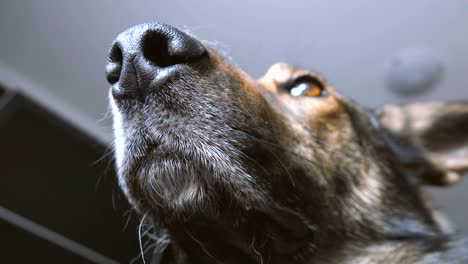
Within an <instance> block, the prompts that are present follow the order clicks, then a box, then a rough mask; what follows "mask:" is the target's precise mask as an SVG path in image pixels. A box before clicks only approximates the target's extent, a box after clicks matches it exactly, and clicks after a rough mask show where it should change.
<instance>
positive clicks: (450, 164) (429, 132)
mask: <svg viewBox="0 0 468 264" xmlns="http://www.w3.org/2000/svg"><path fill="white" fill-rule="evenodd" d="M376 114H377V116H378V118H379V120H380V127H381V128H382V130H383V131H384V137H385V139H386V141H387V142H388V143H389V146H390V147H391V149H392V150H393V152H394V153H395V154H396V156H397V159H398V160H399V161H401V164H402V165H403V166H404V168H406V169H408V170H410V171H411V172H412V173H413V174H415V175H416V176H418V177H417V178H418V179H420V180H422V182H423V183H427V184H432V185H450V184H453V183H456V182H458V181H459V180H460V178H461V176H462V175H463V173H465V172H468V102H452V103H438V102H434V103H418V104H411V105H406V106H397V105H387V106H384V107H382V108H380V109H378V110H377V111H376Z"/></svg>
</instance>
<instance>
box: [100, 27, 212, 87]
mask: <svg viewBox="0 0 468 264" xmlns="http://www.w3.org/2000/svg"><path fill="white" fill-rule="evenodd" d="M205 53H206V49H205V47H204V46H203V44H202V43H201V42H200V41H198V40H197V39H195V38H193V37H191V36H189V35H187V34H186V33H184V32H182V31H180V30H178V29H176V28H174V27H171V26H168V25H165V24H161V23H147V24H142V25H138V26H135V27H132V28H130V29H128V30H126V31H124V32H123V33H121V34H120V35H119V36H118V37H117V39H116V40H115V41H114V43H113V45H112V47H111V50H110V52H109V57H108V63H107V66H106V72H107V80H108V82H109V83H110V84H112V85H113V86H117V87H113V95H114V96H117V94H118V95H120V96H121V95H133V94H135V95H136V94H142V93H143V92H144V90H145V89H147V88H148V85H149V83H150V82H151V81H153V80H155V79H157V78H158V77H159V76H166V75H167V74H164V73H163V72H164V71H165V70H167V69H168V68H171V66H175V65H179V64H185V63H190V62H194V61H196V60H197V59H199V58H201V57H202V56H203V55H204V54H205ZM116 84H117V85H116Z"/></svg>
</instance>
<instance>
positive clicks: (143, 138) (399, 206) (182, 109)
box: [110, 24, 468, 263]
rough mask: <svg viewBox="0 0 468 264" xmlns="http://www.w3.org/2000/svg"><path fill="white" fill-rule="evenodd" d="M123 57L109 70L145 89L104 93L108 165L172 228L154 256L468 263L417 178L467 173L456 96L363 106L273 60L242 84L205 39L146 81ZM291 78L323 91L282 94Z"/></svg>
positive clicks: (441, 179) (466, 112)
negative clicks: (197, 51) (123, 65)
mask: <svg viewBox="0 0 468 264" xmlns="http://www.w3.org/2000/svg"><path fill="white" fill-rule="evenodd" d="M151 25H153V26H154V25H156V26H160V24H151ZM130 31H131V34H130V33H128V32H127V33H124V34H122V35H120V36H119V38H118V39H117V42H116V43H118V44H119V45H122V44H121V43H120V42H119V41H121V40H122V39H125V38H131V37H134V35H135V34H137V33H135V30H133V31H132V30H130ZM114 46H115V45H114ZM120 49H125V47H120ZM112 52H114V53H115V51H111V58H112V56H113V55H112ZM124 53H125V52H124ZM125 56H126V55H125V54H124V56H123V57H124V59H125ZM133 56H134V57H133V71H125V70H122V75H123V76H121V77H120V78H121V79H122V78H125V77H128V76H125V75H131V74H136V76H133V77H131V78H135V79H136V80H137V81H136V82H137V85H138V87H137V88H138V89H143V90H145V94H144V96H142V97H139V98H138V99H134V98H130V99H129V98H125V99H116V98H114V96H112V94H111V95H110V102H111V106H112V109H113V113H114V130H115V153H116V164H117V170H118V175H119V182H120V185H121V187H122V189H123V190H124V192H125V194H126V195H127V196H128V198H129V200H130V202H131V203H132V204H133V205H134V207H135V208H136V210H137V211H138V212H140V213H141V214H142V215H145V216H146V218H148V219H152V220H153V221H155V222H157V223H159V225H160V226H162V228H164V230H166V231H167V233H168V235H169V237H170V240H171V243H170V246H169V247H168V248H167V249H166V251H165V253H164V257H163V260H162V261H163V262H165V263H449V262H451V263H454V262H460V263H464V262H468V243H466V242H464V241H463V240H457V239H455V238H454V236H453V235H452V234H451V232H450V230H449V228H448V227H447V223H446V221H445V220H444V218H443V216H442V215H441V214H440V213H439V212H438V211H436V210H435V209H434V208H433V207H432V206H431V205H430V203H429V201H428V200H427V198H425V196H424V195H423V194H422V193H421V188H420V187H421V185H422V184H424V183H430V184H437V185H448V184H452V183H454V182H456V181H457V180H458V179H459V178H460V175H462V173H463V172H464V171H466V170H467V169H468V148H467V146H468V104H466V103H463V102H459V103H425V104H415V105H410V106H385V107H383V108H381V109H378V110H369V109H366V108H363V107H361V106H360V105H358V104H357V103H355V102H353V101H351V100H350V99H348V98H344V97H343V96H341V95H340V94H338V93H337V92H336V91H335V89H334V88H333V87H332V86H331V85H330V84H329V83H328V82H326V81H325V80H324V79H323V78H322V77H321V76H320V75H319V74H317V73H315V72H312V71H309V70H304V69H301V68H297V67H292V66H289V65H287V64H282V63H281V64H275V65H273V66H272V67H271V68H270V69H269V70H268V72H267V73H266V74H265V76H264V77H262V78H261V79H260V80H258V81H254V80H252V79H251V78H250V77H249V76H247V75H246V74H245V73H244V72H242V71H240V70H239V69H237V68H235V67H233V66H231V65H230V64H229V63H227V62H226V61H225V60H224V59H223V58H221V57H220V56H219V55H218V54H217V53H216V52H214V51H213V50H212V49H208V48H207V51H206V53H205V54H204V55H203V56H202V57H200V58H198V59H197V60H195V61H193V60H192V61H188V62H186V63H181V64H178V65H175V66H174V65H173V66H171V67H175V68H174V69H173V70H172V71H171V75H170V78H169V77H168V78H167V80H165V81H164V83H161V82H158V83H155V82H154V81H152V80H153V79H154V78H156V77H155V76H156V74H158V73H157V71H156V70H155V71H154V73H153V72H151V71H149V72H148V67H149V66H148V65H150V64H148V63H147V62H145V61H144V58H143V57H142V56H141V57H139V56H138V55H133ZM114 57H115V56H114ZM142 65H143V66H142ZM145 65H146V66H145ZM130 72H132V73H130ZM143 72H144V74H143ZM298 78H306V79H307V80H312V81H313V82H315V83H317V85H319V86H322V88H323V89H324V90H325V93H326V94H324V95H323V96H319V97H306V96H299V97H295V96H291V95H290V94H289V93H288V89H287V87H288V86H290V84H291V83H294V82H295V81H296V80H297V79H298ZM112 83H113V86H114V88H115V86H118V85H121V86H122V85H123V83H124V82H122V80H121V81H120V83H119V82H112ZM128 83H129V82H126V84H125V85H129V84H128Z"/></svg>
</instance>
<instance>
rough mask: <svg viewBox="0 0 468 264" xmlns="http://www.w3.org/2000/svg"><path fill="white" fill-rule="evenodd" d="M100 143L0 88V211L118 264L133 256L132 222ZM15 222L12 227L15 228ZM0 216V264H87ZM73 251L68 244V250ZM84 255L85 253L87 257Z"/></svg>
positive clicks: (134, 224) (135, 240) (135, 242)
mask: <svg viewBox="0 0 468 264" xmlns="http://www.w3.org/2000/svg"><path fill="white" fill-rule="evenodd" d="M105 151H106V148H105V146H103V145H102V144H100V143H98V142H96V141H94V140H93V139H91V138H89V137H88V136H86V135H84V134H83V133H81V132H79V131H78V130H77V129H75V128H74V127H72V126H71V125H70V124H68V123H66V122H65V121H63V120H61V119H60V118H58V117H57V116H55V115H54V114H51V113H50V112H48V111H46V110H45V109H43V108H42V107H41V106H39V105H38V104H36V103H34V102H33V101H31V100H29V99H28V98H26V97H24V96H22V95H21V94H18V93H13V92H11V91H7V90H6V89H4V88H1V87H0V175H1V176H0V209H2V210H3V211H2V214H4V213H5V210H7V212H8V211H11V212H14V213H15V214H17V215H21V216H22V217H24V218H27V219H28V220H30V221H32V222H34V223H36V224H38V225H40V226H42V227H45V229H46V230H47V229H48V230H51V232H52V233H54V232H56V233H58V234H59V236H63V237H66V238H67V239H69V240H71V241H73V242H76V243H77V244H78V245H82V247H83V248H88V249H90V250H91V251H94V252H96V253H98V255H99V254H101V255H102V256H105V257H107V258H108V259H109V260H111V263H112V260H114V261H116V262H123V263H126V262H129V261H130V260H131V259H133V258H135V257H137V256H138V255H139V249H138V245H139V244H138V233H137V227H138V222H137V219H136V217H134V216H133V217H131V218H130V221H129V222H128V223H127V220H128V219H129V216H128V215H127V214H126V213H128V212H129V209H130V207H129V206H128V204H127V202H126V200H125V199H123V196H122V195H121V194H120V190H119V188H118V187H117V185H116V184H115V180H114V177H115V176H114V170H113V165H112V164H111V163H110V162H109V160H105V159H104V160H105V161H103V160H102V157H103V156H104V152H105ZM15 221H16V223H15ZM15 221H10V222H13V223H9V222H7V221H5V220H4V219H3V217H0V234H1V235H0V249H1V261H0V262H2V263H92V262H90V260H89V259H86V258H83V257H82V256H79V254H75V253H76V252H75V253H74V252H72V251H73V250H72V251H70V250H66V249H65V248H66V246H65V247H63V246H62V245H60V246H58V245H56V244H54V243H51V242H49V241H47V240H45V239H43V238H40V237H38V236H36V235H35V234H32V233H30V232H28V231H27V230H24V229H22V228H20V227H18V223H17V222H20V221H17V220H15ZM72 246H73V245H72ZM85 253H86V252H85Z"/></svg>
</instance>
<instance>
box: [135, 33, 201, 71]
mask: <svg viewBox="0 0 468 264" xmlns="http://www.w3.org/2000/svg"><path fill="white" fill-rule="evenodd" d="M141 50H142V53H143V57H144V58H145V59H146V60H148V61H149V62H150V63H152V64H153V65H155V66H158V67H161V68H163V67H168V66H171V65H176V64H182V63H188V62H193V61H195V60H197V59H199V58H201V57H202V56H203V55H204V54H205V53H206V49H205V47H204V46H203V44H202V43H201V42H200V41H198V40H196V39H195V38H193V37H191V36H189V35H187V34H185V33H184V32H181V31H179V30H177V29H175V28H172V27H169V26H165V25H158V26H157V27H154V28H152V29H150V30H148V31H146V32H145V33H144V35H143V37H142V39H141Z"/></svg>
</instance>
